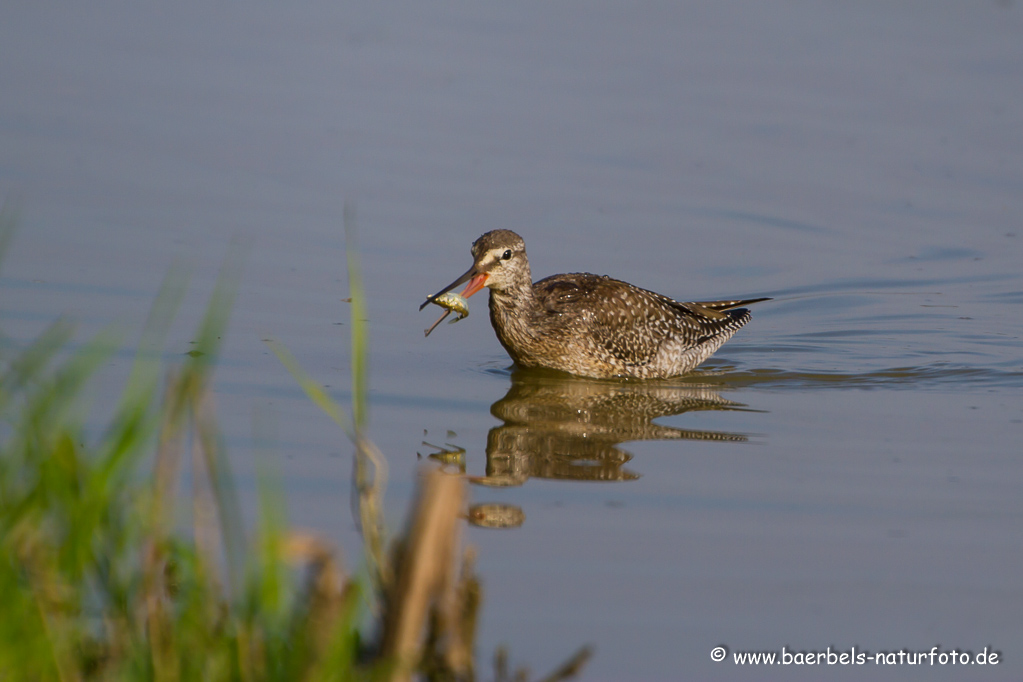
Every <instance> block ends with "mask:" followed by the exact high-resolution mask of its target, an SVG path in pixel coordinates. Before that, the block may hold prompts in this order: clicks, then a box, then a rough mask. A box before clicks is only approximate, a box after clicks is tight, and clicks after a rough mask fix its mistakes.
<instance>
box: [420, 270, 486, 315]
mask: <svg viewBox="0 0 1023 682" xmlns="http://www.w3.org/2000/svg"><path fill="white" fill-rule="evenodd" d="M489 276H490V275H489V274H488V273H486V272H480V271H479V269H478V268H477V266H475V265H473V266H472V267H471V268H469V269H468V270H467V271H466V272H465V273H464V274H463V275H462V276H461V277H459V278H458V279H456V280H455V281H454V282H452V283H451V284H449V285H447V286H446V287H444V288H443V289H441V290H440V291H438V292H437V293H436V294H434V295H433V296H430V297H429V298H427V299H426V300H425V301H423V305H421V306H419V309H420V310H422V309H423V308H425V307H426V306H427V305H429V304H430V303H434V302H436V300H437V298H438V297H440V296H443V295H444V294H446V293H448V292H449V291H451V290H452V289H454V288H455V287H457V286H458V285H459V284H461V283H462V282H469V285H468V286H467V287H465V290H464V291H462V298H469V297H470V296H472V295H473V294H475V293H476V292H477V291H479V290H480V289H482V288H483V287H484V286H486V283H487V277H489Z"/></svg>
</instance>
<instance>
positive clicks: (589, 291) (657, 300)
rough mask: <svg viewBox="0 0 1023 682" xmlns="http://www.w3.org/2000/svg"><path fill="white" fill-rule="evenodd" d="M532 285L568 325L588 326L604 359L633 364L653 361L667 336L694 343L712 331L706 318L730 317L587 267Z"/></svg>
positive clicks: (719, 321) (721, 320)
mask: <svg viewBox="0 0 1023 682" xmlns="http://www.w3.org/2000/svg"><path fill="white" fill-rule="evenodd" d="M534 290H535V292H536V293H537V295H538V297H539V298H540V300H541V302H542V304H543V306H544V308H545V309H546V310H547V311H548V312H550V313H557V314H559V315H561V316H563V317H564V318H565V320H564V322H565V329H566V331H569V332H570V331H571V329H578V330H580V331H581V332H582V331H585V332H587V333H588V335H589V337H590V338H591V339H592V340H593V342H594V343H595V344H597V345H598V346H599V350H600V351H602V352H603V353H606V356H607V359H608V360H611V359H612V358H613V359H614V361H617V362H620V363H623V364H625V365H627V366H631V367H639V366H643V365H646V364H648V363H649V362H651V361H652V360H653V359H654V357H655V356H656V355H657V352H658V350H659V349H660V347H661V345H662V344H663V343H664V342H665V340H667V339H671V338H674V339H678V338H680V337H681V338H686V339H691V340H692V343H694V344H695V343H697V342H698V340H699V339H700V338H701V337H704V336H706V335H707V334H708V332H709V333H710V334H713V333H714V332H713V330H712V329H708V328H707V327H708V323H710V324H709V326H710V327H711V328H714V327H717V326H719V325H721V326H724V325H727V324H730V323H731V322H732V320H731V318H730V316H728V315H726V314H724V313H719V312H716V311H713V310H707V313H709V314H707V315H704V314H701V311H700V310H699V307H696V308H695V309H692V310H690V309H689V308H687V307H686V304H681V303H678V302H677V301H674V300H672V299H670V298H668V297H666V296H661V295H659V294H655V293H653V292H651V291H647V290H645V289H640V288H638V287H634V286H632V285H630V284H626V283H625V282H622V281H619V280H616V279H612V278H610V277H602V276H598V275H590V274H587V273H572V274H568V275H555V276H553V277H548V278H547V279H545V280H541V281H540V282H537V283H536V284H535V285H534ZM714 323H717V324H714ZM722 323H723V324H722Z"/></svg>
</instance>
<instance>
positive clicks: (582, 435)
mask: <svg viewBox="0 0 1023 682" xmlns="http://www.w3.org/2000/svg"><path fill="white" fill-rule="evenodd" d="M511 378H512V385H511V388H510V389H509V391H508V393H507V395H505V396H504V397H503V398H501V399H500V400H498V401H497V402H496V403H494V404H493V405H492V406H491V408H490V412H491V414H493V415H494V416H495V417H497V418H498V419H500V420H501V421H502V422H503V423H502V424H501V425H500V426H496V427H494V428H493V429H491V430H490V433H489V434H488V435H487V465H486V475H484V476H470V477H469V481H471V482H472V483H475V484H477V485H484V486H488V487H509V486H519V485H522V484H524V483H525V482H526V481H527V480H528V479H530V478H548V479H571V480H577V481H631V480H635V479H637V478H639V477H640V474H638V473H635V472H634V471H632V470H630V469H628V468H626V466H625V465H626V464H628V462H629V461H630V460H631V459H632V455H631V454H630V453H629V452H627V451H625V450H623V449H622V448H620V447H618V446H619V445H620V444H621V443H623V442H626V441H640V440H700V441H727V442H733V443H741V442H745V441H746V440H747V437H746V436H744V435H742V434H737V433H727V432H721V431H701V430H692V429H679V428H675V427H672V426H664V425H660V424H655V423H654V421H653V420H654V419H657V418H658V417H669V416H674V415H679V414H682V413H684V412H691V411H695V410H741V411H749V410H748V408H746V407H745V406H744V405H742V404H740V403H736V402H732V401H730V400H726V399H724V398H722V397H721V396H720V395H718V394H717V392H715V391H714V390H713V389H710V388H706V387H703V386H699V385H694V384H692V383H685V382H673V381H657V382H649V381H643V382H640V381H620V380H595V379H584V378H578V377H572V376H569V375H565V374H562V373H560V372H548V371H545V370H516V371H515V372H513V374H512V377H511ZM510 506H511V505H503V507H510ZM487 511H488V510H476V512H475V514H470V516H469V521H470V522H471V523H473V524H474V525H482V526H488V527H501V528H507V527H511V526H513V525H521V521H524V519H525V517H524V515H523V514H522V513H521V511H519V512H517V514H516V515H512V516H515V518H516V519H518V521H519V523H518V524H511V523H509V522H508V519H509V510H508V509H500V510H498V511H495V512H493V513H491V514H488V513H485V512H487ZM474 517H475V518H474ZM491 517H493V518H491Z"/></svg>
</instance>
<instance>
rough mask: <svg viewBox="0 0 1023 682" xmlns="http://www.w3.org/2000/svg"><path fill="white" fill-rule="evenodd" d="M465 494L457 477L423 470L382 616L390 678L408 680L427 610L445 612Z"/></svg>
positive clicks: (399, 681)
mask: <svg viewBox="0 0 1023 682" xmlns="http://www.w3.org/2000/svg"><path fill="white" fill-rule="evenodd" d="M464 498H465V482H464V479H463V478H462V477H461V476H455V475H451V474H445V473H444V472H442V471H440V470H437V469H433V470H428V471H426V472H424V473H423V474H422V476H421V478H420V481H419V496H418V499H417V500H416V504H415V506H414V507H413V509H412V514H411V515H410V517H409V528H408V531H407V533H406V535H405V542H404V547H403V549H402V551H401V553H400V558H399V561H398V563H397V566H396V572H395V573H396V582H395V584H394V587H393V589H392V590H391V592H390V594H389V596H388V600H387V601H388V609H387V613H386V614H385V622H384V637H383V647H382V654H383V656H384V657H385V658H387V659H391V660H393V661H396V663H397V665H396V667H395V669H394V672H393V673H392V676H391V680H392V681H394V682H405V681H407V680H411V679H412V672H413V670H414V669H415V666H416V665H418V663H419V660H420V657H421V649H422V642H423V639H424V631H425V625H426V620H427V616H428V615H429V612H430V608H431V606H437V607H439V608H440V609H441V610H444V605H443V602H445V601H446V600H448V599H450V598H451V597H450V594H451V592H452V590H451V587H452V585H453V584H454V572H455V551H456V548H457V546H458V531H459V516H460V514H461V511H462V505H463V502H464ZM448 608H450V606H449V607H448Z"/></svg>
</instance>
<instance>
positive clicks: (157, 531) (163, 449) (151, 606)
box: [142, 372, 182, 680]
mask: <svg viewBox="0 0 1023 682" xmlns="http://www.w3.org/2000/svg"><path fill="white" fill-rule="evenodd" d="M180 382H181V377H180V375H179V374H178V373H177V372H170V373H168V375H167V387H166V389H165V390H164V400H163V405H164V411H163V415H162V420H161V424H160V435H159V441H158V445H157V450H156V463H155V466H154V480H153V503H152V508H151V515H150V519H149V539H148V541H147V543H146V545H145V549H144V554H143V561H142V570H143V578H142V579H143V591H144V594H145V598H144V605H145V620H144V622H145V623H146V630H147V633H148V639H149V646H150V650H151V656H152V659H153V671H154V674H155V677H156V679H157V680H176V679H179V678H180V677H181V675H180V670H179V666H178V659H177V656H175V655H174V650H175V647H174V642H173V639H172V632H171V630H172V629H171V628H170V627H169V623H168V620H169V619H168V616H167V610H166V609H167V598H168V595H167V580H166V577H167V575H166V573H167V559H166V556H165V547H166V542H167V534H168V532H169V530H170V529H169V526H170V518H171V510H172V508H173V504H174V499H175V497H176V495H177V481H178V466H179V465H180V461H181V450H182V434H181V411H180V410H179V409H178V406H177V405H176V400H175V398H176V397H177V396H179V395H180Z"/></svg>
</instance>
